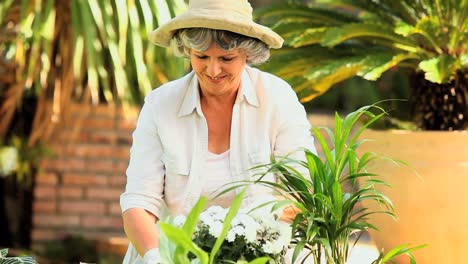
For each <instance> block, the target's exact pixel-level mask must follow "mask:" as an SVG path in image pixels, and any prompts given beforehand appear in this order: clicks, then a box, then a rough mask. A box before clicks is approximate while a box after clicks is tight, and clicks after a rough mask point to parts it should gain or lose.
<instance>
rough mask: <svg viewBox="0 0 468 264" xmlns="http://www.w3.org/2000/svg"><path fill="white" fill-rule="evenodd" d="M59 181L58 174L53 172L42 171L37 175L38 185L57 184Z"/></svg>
mask: <svg viewBox="0 0 468 264" xmlns="http://www.w3.org/2000/svg"><path fill="white" fill-rule="evenodd" d="M57 182H58V176H57V174H55V173H51V172H40V173H39V174H37V176H36V183H37V185H56V184H57Z"/></svg>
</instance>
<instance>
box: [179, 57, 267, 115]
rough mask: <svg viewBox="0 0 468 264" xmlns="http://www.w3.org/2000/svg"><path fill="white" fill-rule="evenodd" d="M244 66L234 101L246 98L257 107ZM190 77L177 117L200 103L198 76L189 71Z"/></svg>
mask: <svg viewBox="0 0 468 264" xmlns="http://www.w3.org/2000/svg"><path fill="white" fill-rule="evenodd" d="M248 67H249V66H246V67H245V68H246V69H244V71H243V72H242V77H241V86H240V88H239V92H238V94H237V98H236V103H240V102H242V101H243V100H244V98H245V99H246V101H247V103H249V104H250V105H252V106H255V107H259V106H260V104H259V103H258V99H257V93H256V92H255V89H254V87H253V84H252V80H251V79H250V76H249V74H248V73H247V68H248ZM190 74H192V75H193V76H192V78H191V80H190V82H189V85H188V89H187V90H186V92H185V95H184V98H183V101H182V104H181V106H180V109H179V113H178V117H182V116H186V115H189V114H191V113H192V112H193V111H194V110H195V109H196V108H197V107H198V106H199V105H200V92H199V90H198V78H197V75H196V74H195V73H194V72H191V73H190Z"/></svg>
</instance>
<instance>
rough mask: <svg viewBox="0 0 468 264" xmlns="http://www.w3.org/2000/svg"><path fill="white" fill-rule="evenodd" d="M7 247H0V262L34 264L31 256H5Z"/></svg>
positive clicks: (1, 263)
mask: <svg viewBox="0 0 468 264" xmlns="http://www.w3.org/2000/svg"><path fill="white" fill-rule="evenodd" d="M7 255H8V249H6V248H4V249H0V264H36V261H35V260H34V259H33V258H32V257H7Z"/></svg>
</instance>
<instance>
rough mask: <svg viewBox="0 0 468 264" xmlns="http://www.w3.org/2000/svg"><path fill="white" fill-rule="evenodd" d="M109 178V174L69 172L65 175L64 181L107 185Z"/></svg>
mask: <svg viewBox="0 0 468 264" xmlns="http://www.w3.org/2000/svg"><path fill="white" fill-rule="evenodd" d="M107 178H108V177H107V176H103V175H94V174H79V173H67V174H65V175H63V183H64V184H76V185H106V184H107V183H108V180H107Z"/></svg>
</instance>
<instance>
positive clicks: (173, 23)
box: [149, 0, 283, 49]
mask: <svg viewBox="0 0 468 264" xmlns="http://www.w3.org/2000/svg"><path fill="white" fill-rule="evenodd" d="M193 27H201V28H211V29H221V30H227V31H231V32H235V33H238V34H241V35H245V36H249V37H253V38H257V39H260V40H261V41H263V42H265V43H266V44H267V45H268V46H269V47H270V48H274V49H278V48H281V45H282V44H283V39H282V38H281V37H280V36H279V35H278V34H276V33H275V32H273V30H271V29H269V28H267V27H265V26H262V25H260V24H257V23H255V22H253V19H252V6H250V3H249V2H248V1H247V0H190V3H189V7H188V10H187V11H185V12H184V13H182V14H180V15H179V16H176V17H175V18H173V19H171V20H170V21H169V22H167V23H166V24H164V25H161V26H160V27H159V28H157V29H155V30H154V31H153V32H151V33H150V36H149V37H150V40H151V41H152V42H153V43H154V44H156V45H158V46H162V47H168V46H169V43H170V40H171V38H172V35H173V33H174V31H175V30H178V29H181V28H193Z"/></svg>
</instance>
